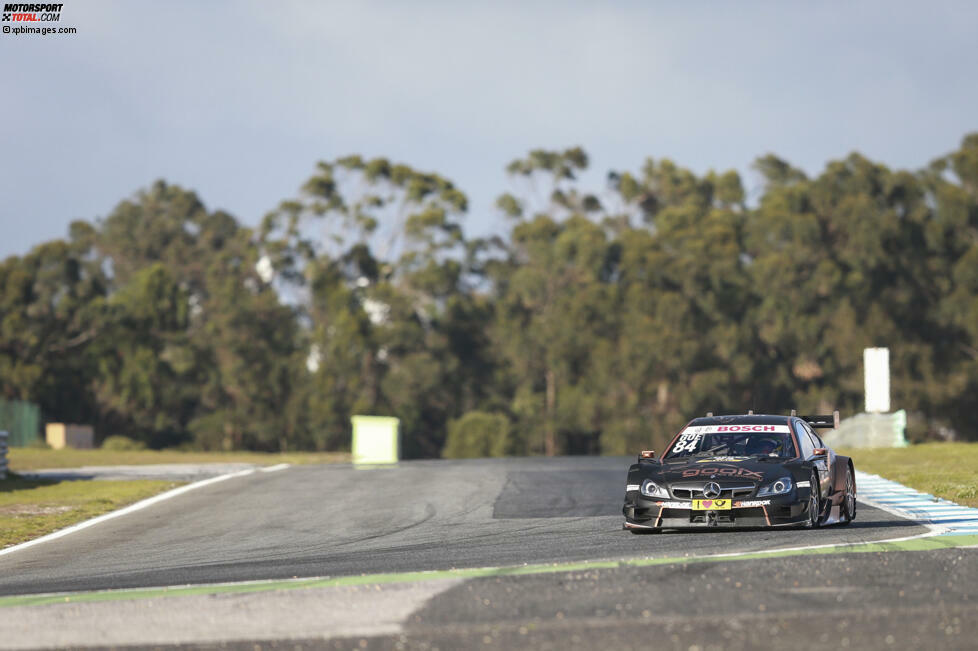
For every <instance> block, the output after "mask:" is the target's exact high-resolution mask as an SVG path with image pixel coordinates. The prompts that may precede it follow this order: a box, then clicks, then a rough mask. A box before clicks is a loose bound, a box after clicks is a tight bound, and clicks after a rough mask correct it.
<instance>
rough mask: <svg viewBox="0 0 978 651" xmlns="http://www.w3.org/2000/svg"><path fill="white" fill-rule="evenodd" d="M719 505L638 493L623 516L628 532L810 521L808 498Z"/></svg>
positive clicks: (770, 525) (623, 508)
mask: <svg viewBox="0 0 978 651" xmlns="http://www.w3.org/2000/svg"><path fill="white" fill-rule="evenodd" d="M698 501H700V500H698ZM700 502H702V501H700ZM714 502H717V500H714ZM719 502H721V504H720V507H721V508H711V507H715V506H716V505H715V504H702V503H700V504H694V503H693V501H681V500H664V499H660V498H646V497H644V496H641V495H639V494H637V493H635V494H632V495H628V496H626V498H625V505H624V507H622V513H623V514H624V516H625V528H626V529H686V528H701V527H777V526H790V525H798V524H802V523H804V522H807V521H808V500H807V499H805V500H799V499H798V498H797V497H788V496H781V497H772V498H764V499H747V500H733V501H730V500H725V501H724V500H719ZM723 502H726V503H725V504H724V503H723Z"/></svg>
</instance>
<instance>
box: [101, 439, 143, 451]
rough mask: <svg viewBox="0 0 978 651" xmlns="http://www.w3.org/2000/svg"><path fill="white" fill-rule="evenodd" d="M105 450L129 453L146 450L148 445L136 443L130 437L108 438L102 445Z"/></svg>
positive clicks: (140, 442)
mask: <svg viewBox="0 0 978 651" xmlns="http://www.w3.org/2000/svg"><path fill="white" fill-rule="evenodd" d="M101 447H102V449H103V450H110V451H112V452H128V451H130V450H145V449H146V444H145V443H143V442H142V441H134V440H133V439H131V438H129V437H128V436H119V435H115V436H107V437H106V438H105V440H104V441H102V445H101Z"/></svg>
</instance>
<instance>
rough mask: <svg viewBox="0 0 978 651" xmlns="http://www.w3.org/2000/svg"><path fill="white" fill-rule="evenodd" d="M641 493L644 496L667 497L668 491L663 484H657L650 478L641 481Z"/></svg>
mask: <svg viewBox="0 0 978 651" xmlns="http://www.w3.org/2000/svg"><path fill="white" fill-rule="evenodd" d="M642 495H645V496H646V497H669V492H668V491H667V490H666V489H665V487H664V486H659V485H658V484H657V483H655V482H654V481H652V480H651V479H646V480H645V481H643V482H642Z"/></svg>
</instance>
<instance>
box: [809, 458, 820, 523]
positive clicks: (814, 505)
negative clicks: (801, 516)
mask: <svg viewBox="0 0 978 651" xmlns="http://www.w3.org/2000/svg"><path fill="white" fill-rule="evenodd" d="M820 526H822V491H821V490H820V489H819V485H818V473H816V472H815V471H814V470H813V471H812V478H811V480H810V483H809V487H808V521H807V522H806V523H805V528H806V529H818V528H819V527H820Z"/></svg>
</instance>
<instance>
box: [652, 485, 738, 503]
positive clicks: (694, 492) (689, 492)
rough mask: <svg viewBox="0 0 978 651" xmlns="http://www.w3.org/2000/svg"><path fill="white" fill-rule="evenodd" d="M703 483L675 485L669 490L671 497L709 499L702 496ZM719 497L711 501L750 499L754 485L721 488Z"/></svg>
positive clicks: (678, 498)
mask: <svg viewBox="0 0 978 651" xmlns="http://www.w3.org/2000/svg"><path fill="white" fill-rule="evenodd" d="M704 485H705V484H704V483H698V484H676V485H674V486H672V487H671V488H670V490H671V491H672V496H673V497H675V498H676V499H677V500H702V499H709V498H707V497H706V496H705V495H703V486H704ZM720 489H721V490H720V495H718V496H716V497H714V498H713V499H738V498H742V497H750V496H751V495H753V494H754V485H753V484H752V485H750V486H721V487H720Z"/></svg>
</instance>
